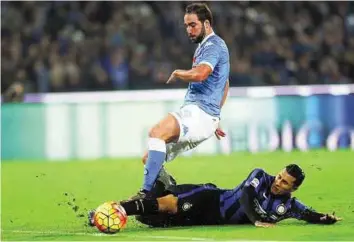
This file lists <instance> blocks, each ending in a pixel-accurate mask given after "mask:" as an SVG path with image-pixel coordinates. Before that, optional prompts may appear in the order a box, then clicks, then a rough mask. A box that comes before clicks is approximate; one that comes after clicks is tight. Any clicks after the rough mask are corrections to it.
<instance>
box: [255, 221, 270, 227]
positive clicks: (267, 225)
mask: <svg viewBox="0 0 354 242" xmlns="http://www.w3.org/2000/svg"><path fill="white" fill-rule="evenodd" d="M254 225H255V226H256V227H261V228H271V227H274V226H275V224H271V223H263V222H259V221H256V222H255V223H254Z"/></svg>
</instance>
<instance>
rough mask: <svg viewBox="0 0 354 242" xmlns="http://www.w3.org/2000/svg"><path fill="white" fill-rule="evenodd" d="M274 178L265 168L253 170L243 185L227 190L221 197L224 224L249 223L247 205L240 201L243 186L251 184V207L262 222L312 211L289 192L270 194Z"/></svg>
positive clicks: (293, 216) (300, 217)
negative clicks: (252, 190) (286, 193)
mask: <svg viewBox="0 0 354 242" xmlns="http://www.w3.org/2000/svg"><path fill="white" fill-rule="evenodd" d="M274 179H275V177H274V176H271V175H269V174H267V173H266V172H265V171H264V170H262V169H255V170H253V171H252V172H251V173H250V175H249V176H248V177H247V179H246V180H244V181H243V182H242V183H241V184H240V185H238V186H237V187H236V188H234V189H232V190H224V192H223V193H222V194H221V196H220V213H221V217H222V219H223V220H224V222H225V223H237V224H239V223H249V222H250V220H249V218H248V216H247V215H246V211H245V207H244V206H242V203H241V201H240V199H241V195H242V192H243V191H244V188H247V187H251V188H252V189H254V191H255V196H254V197H253V198H252V204H251V206H252V207H253V208H254V211H255V212H256V213H257V214H258V216H259V217H260V218H261V220H262V222H269V223H275V222H279V221H281V220H283V219H286V218H296V219H299V220H302V219H304V218H305V217H304V216H305V214H306V212H307V211H310V209H309V208H307V207H306V206H305V205H304V204H302V203H301V202H300V201H299V200H297V199H296V198H291V196H290V194H288V195H273V194H271V193H270V188H271V185H272V183H273V181H274Z"/></svg>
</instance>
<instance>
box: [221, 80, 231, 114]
mask: <svg viewBox="0 0 354 242" xmlns="http://www.w3.org/2000/svg"><path fill="white" fill-rule="evenodd" d="M228 94H229V79H227V81H226V84H225V88H224V96H223V97H222V100H221V103H220V107H221V108H222V107H223V106H224V104H225V101H226V98H227V95H228Z"/></svg>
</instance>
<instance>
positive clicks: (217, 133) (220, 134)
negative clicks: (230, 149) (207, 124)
mask: <svg viewBox="0 0 354 242" xmlns="http://www.w3.org/2000/svg"><path fill="white" fill-rule="evenodd" d="M215 136H216V138H217V139H218V140H220V139H221V138H223V137H225V136H226V133H225V132H224V131H223V130H222V129H221V128H217V129H216V130H215Z"/></svg>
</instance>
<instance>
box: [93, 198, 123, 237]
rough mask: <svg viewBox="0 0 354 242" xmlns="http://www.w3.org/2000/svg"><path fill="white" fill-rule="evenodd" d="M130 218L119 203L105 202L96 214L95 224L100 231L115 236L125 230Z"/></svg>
mask: <svg viewBox="0 0 354 242" xmlns="http://www.w3.org/2000/svg"><path fill="white" fill-rule="evenodd" d="M127 220H128V216H127V214H126V212H125V210H124V208H123V207H122V206H121V205H119V204H118V203H117V202H105V203H104V204H102V205H100V206H99V207H98V208H97V209H96V210H95V214H94V224H95V226H96V227H97V228H98V230H99V231H101V232H103V233H107V234H114V233H117V232H119V231H120V230H122V229H124V228H125V225H126V224H127Z"/></svg>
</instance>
